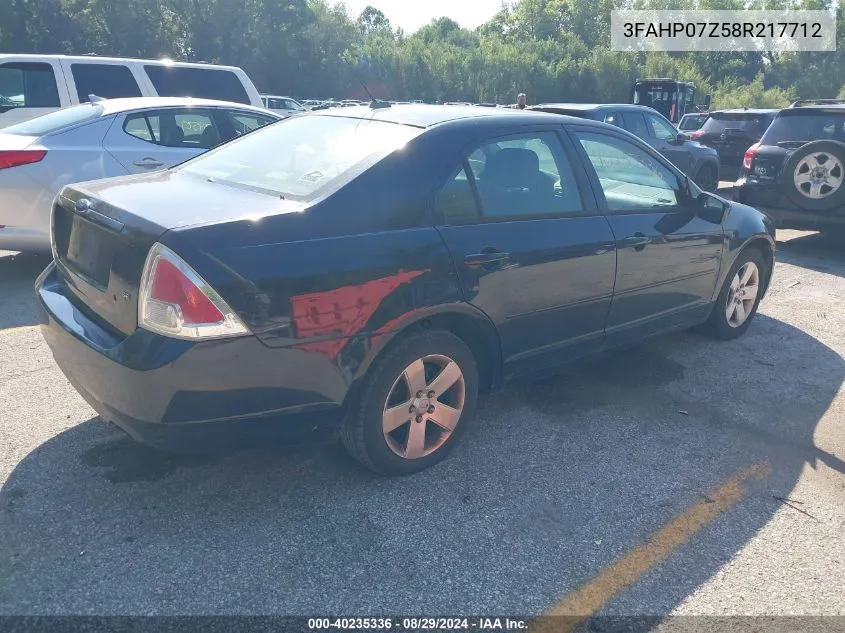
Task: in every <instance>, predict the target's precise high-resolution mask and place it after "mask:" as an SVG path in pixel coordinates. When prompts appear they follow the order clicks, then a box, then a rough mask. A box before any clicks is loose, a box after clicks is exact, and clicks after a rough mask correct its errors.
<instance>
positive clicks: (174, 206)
mask: <svg viewBox="0 0 845 633" xmlns="http://www.w3.org/2000/svg"><path fill="white" fill-rule="evenodd" d="M300 207H301V204H300V203H296V202H287V201H283V200H280V199H279V198H278V197H275V196H270V195H267V194H258V193H255V192H250V191H243V190H239V189H234V188H232V187H228V186H224V185H219V184H215V183H209V182H206V181H204V180H202V179H198V178H194V177H189V176H182V177H177V178H174V177H173V175H172V173H171V172H164V173H162V174H150V175H143V176H138V177H121V178H111V179H107V180H100V181H94V182H89V183H81V184H78V185H73V186H70V187H66V188H65V189H64V190H63V191H62V193H61V195H60V196H59V197H58V198H57V200H56V203H55V205H54V207H53V221H52V239H53V249H54V256H55V258H56V262H57V268H58V271H59V275H60V277H61V279H62V280H63V282H64V283H65V285H66V286H67V288H68V290H69V291H70V292H71V293H72V294H73V295H74V296H75V297H76V298H77V299H78V300H79V302H80V303H81V304H83V305H84V307H85V309H87V310H88V311H90V312H92V313H94V314H95V315H97V316H98V317H99V318H100V319H101V320H103V321H105V322H106V323H107V324H108V325H109V326H111V327H112V328H113V329H114V330H115V331H116V332H120V333H122V334H124V335H128V334H131V333H132V332H133V331H134V330H135V329H136V328H137V326H138V321H137V306H138V289H139V286H140V281H141V274H142V272H143V267H144V262H145V261H146V257H147V253H148V252H149V250H150V248H151V247H152V245H153V244H154V243H155V242H156V241H157V240H158V239H159V238H160V237H161V236H162V235H163V234H164V233H165V232H167V231H168V230H171V229H182V228H186V227H188V226H192V225H196V224H207V223H217V222H224V221H233V220H240V219H245V218H258V217H262V216H266V215H268V214H270V213H272V212H276V213H278V212H280V211H284V210H287V211H292V210H295V209H297V208H300Z"/></svg>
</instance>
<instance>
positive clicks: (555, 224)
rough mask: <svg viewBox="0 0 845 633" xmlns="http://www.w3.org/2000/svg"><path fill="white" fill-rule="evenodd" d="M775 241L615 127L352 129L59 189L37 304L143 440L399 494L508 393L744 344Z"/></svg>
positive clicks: (375, 114) (394, 118)
mask: <svg viewBox="0 0 845 633" xmlns="http://www.w3.org/2000/svg"><path fill="white" fill-rule="evenodd" d="M279 147H285V148H289V149H288V151H285V152H280V151H279V149H278V148H279ZM773 233H774V229H773V227H772V226H771V223H770V221H769V220H768V219H767V218H766V216H764V215H763V214H761V213H759V212H757V211H756V210H754V209H752V208H750V207H747V206H745V205H742V204H739V203H736V202H728V201H726V200H723V199H722V198H719V197H717V196H715V195H712V194H708V193H703V192H702V191H701V190H700V189H699V188H698V187H697V186H696V185H695V184H694V183H692V182H691V180H690V179H689V178H687V177H686V176H684V175H683V174H682V173H681V172H680V171H679V170H678V169H677V168H675V167H674V166H673V165H672V164H671V163H669V162H668V161H667V160H666V159H665V158H664V157H663V156H661V155H660V154H659V153H658V152H656V151H655V150H654V149H653V148H651V147H650V146H649V145H647V144H646V143H644V142H642V141H640V140H639V139H637V138H635V137H634V136H632V135H631V134H628V133H627V132H624V131H622V130H619V129H616V128H614V127H613V126H610V125H605V124H603V123H598V122H594V121H588V120H580V119H573V118H568V117H567V118H564V117H559V116H552V115H546V114H540V113H536V112H533V113H526V112H518V111H514V110H504V109H494V108H476V107H464V108H461V107H457V106H456V107H451V108H442V107H439V106H426V105H408V106H394V107H390V108H385V107H383V106H379V107H377V108H373V109H371V108H368V107H359V108H343V109H336V110H327V111H321V112H319V113H314V114H311V115H309V116H303V117H290V118H288V119H285V120H284V121H282V122H280V123H277V124H275V125H272V126H270V127H268V128H266V129H263V130H260V131H258V132H256V133H255V134H250V135H248V136H246V137H244V138H241V139H237V140H235V141H232V142H231V143H227V144H226V145H224V146H222V147H219V148H217V149H215V150H213V151H211V152H209V153H207V154H206V155H204V156H200V157H198V158H195V159H193V160H191V161H188V162H187V163H184V164H182V165H180V166H178V167H174V168H172V169H170V170H167V171H165V172H160V173H157V174H149V175H144V176H137V177H132V178H117V179H109V180H101V181H96V182H89V183H83V184H79V185H73V186H69V187H66V188H65V189H64V190H63V191H62V193H61V195H60V196H59V197H58V198H57V201H56V205H55V208H54V220H53V247H54V251H55V253H54V255H55V261H54V262H53V263H51V264H50V266H49V267H48V268H47V269H46V270H45V271H44V273H43V274H42V275H41V276H40V278H39V279H38V281H37V297H38V304H39V306H40V311H41V319H42V323H43V327H42V331H43V333H44V337H45V339H46V341H47V343H48V345H49V346H50V348H51V350H52V352H53V355H54V357H55V359H56V361H57V363H58V365H59V367H60V368H61V369H62V371H63V372H64V373H65V374H66V375H67V376H68V377H69V379H70V382H71V383H72V384H73V385H74V386H75V387H76V389H77V390H78V391H79V392H80V393H81V394H82V395H83V396H84V397H85V399H86V400H87V401H88V402H89V403H90V404H91V406H93V407H94V409H95V410H96V411H97V412H98V413H99V414H100V416H102V418H103V419H105V420H111V421H113V422H115V423H116V424H117V425H119V426H121V427H122V428H124V429H126V430H127V431H128V432H129V434H130V435H132V436H133V437H134V438H136V439H138V440H141V441H144V442H148V443H150V444H153V445H156V446H162V447H167V448H169V449H176V450H181V449H183V448H188V449H190V450H196V449H197V448H198V447H200V446H201V445H202V444H203V443H204V442H215V441H226V444H227V445H229V443H230V442H232V439H231V438H232V437H238V436H239V435H240V436H242V435H244V434H246V433H247V431H248V429H250V428H255V427H252V425H253V424H260V422H259V421H260V420H262V419H265V420H267V419H269V420H271V421H272V427H271V428H272V429H274V430H275V431H277V432H279V431H280V430H281V429H284V430H285V431H286V434H287V435H288V437H290V436H291V435H295V434H294V430H295V429H297V428H302V429H303V432H304V435H305V436H306V437H308V438H313V437H314V433H318V432H320V431H323V432H324V431H326V430H327V429H339V430H340V435H341V437H342V439H343V443H344V445H345V446H346V448H347V449H348V450H349V452H350V453H351V454H352V455H354V456H355V457H356V458H357V459H358V460H359V461H360V462H361V463H362V464H365V465H366V466H368V467H370V468H372V469H374V470H376V471H378V472H381V473H390V474H400V473H410V472H414V471H418V470H421V469H423V468H425V467H427V466H431V465H432V464H434V463H436V462H438V461H439V460H441V459H442V458H443V457H444V456H445V455H446V454H447V453H448V452H449V451H450V450H451V449H452V448H453V447H454V445H455V443H456V442H457V441H458V439H459V437H460V436H461V435H463V434H464V433H465V431H466V430H467V428H468V426H469V424H470V423H471V421H472V413H473V410H474V408H475V403H476V396H477V394H478V393H479V391H488V390H489V389H490V388H492V387H494V386H495V385H497V384H498V383H499V382H500V381H501V380H502V379H503V378H508V377H511V376H515V375H519V374H524V373H526V372H530V371H534V370H538V369H543V368H548V367H551V366H554V365H557V364H559V363H561V362H563V361H572V360H576V359H578V358H581V357H584V356H587V355H590V354H593V353H597V352H600V351H603V350H607V349H610V348H615V347H618V346H623V345H627V344H630V343H633V342H635V341H639V340H641V339H643V338H645V337H648V336H651V335H652V334H656V333H658V332H664V331H669V330H677V329H682V328H687V327H691V326H697V325H703V327H704V328H705V329H706V330H707V331H709V332H710V333H711V334H712V335H714V336H715V337H717V338H721V339H732V338H735V337H737V336H740V335H741V334H743V333H744V332H745V331H746V330H747V329H748V327H749V325H750V323H751V321H752V319H753V317H754V314H755V311H756V310H757V305H758V302H759V301H760V299H761V297H763V295H764V293H765V292H766V288H767V286H768V283H769V277H770V273H771V271H772V266H773V259H774V239H773ZM300 425H301V427H300ZM262 428H268V427H262ZM233 434H234V435H233ZM300 439H302V436H301V435H300Z"/></svg>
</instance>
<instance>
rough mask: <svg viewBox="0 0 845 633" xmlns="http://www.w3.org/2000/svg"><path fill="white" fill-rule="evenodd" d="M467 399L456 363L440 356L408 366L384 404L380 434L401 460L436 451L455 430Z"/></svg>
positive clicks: (416, 361)
mask: <svg viewBox="0 0 845 633" xmlns="http://www.w3.org/2000/svg"><path fill="white" fill-rule="evenodd" d="M465 399H466V384H465V381H464V375H463V372H462V371H461V368H460V367H459V366H458V364H457V363H456V362H455V361H454V360H452V359H451V358H449V357H447V356H442V355H439V354H434V355H429V356H423V357H422V358H418V359H417V360H415V361H414V362H412V363H411V364H410V365H408V366H407V367H406V368H405V370H404V371H403V372H402V374H401V375H400V376H399V377H398V378H397V379H396V381H395V382H394V383H393V386H392V387H391V389H390V392H389V393H388V396H387V400H385V403H384V411H383V413H382V432H383V433H384V439H385V441H386V442H387V445H388V446H389V447H390V450H391V451H393V452H394V453H395V454H396V455H398V456H399V457H402V458H404V459H420V458H422V457H426V456H427V455H431V454H432V453H434V452H435V451H437V450H438V449H439V448H440V447H441V446H443V444H445V443H446V440H448V439H449V437H450V436H451V435H452V433H453V432H454V431H455V428H456V427H457V425H458V421H459V420H460V418H461V413H462V412H463V409H464V402H465Z"/></svg>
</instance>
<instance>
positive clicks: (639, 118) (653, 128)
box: [529, 103, 719, 191]
mask: <svg viewBox="0 0 845 633" xmlns="http://www.w3.org/2000/svg"><path fill="white" fill-rule="evenodd" d="M529 109H531V110H536V111H540V112H551V113H553V114H566V115H568V116H577V117H581V118H582V119H592V120H594V121H603V122H605V123H610V124H612V125H615V126H616V127H621V128H622V129H623V130H628V131H629V132H631V133H632V134H633V135H634V136H637V137H639V138H641V139H642V140H644V141H645V142H646V143H648V144H649V145H651V146H652V147H653V148H654V149H656V150H657V151H659V152H660V153H661V154H663V155H664V156H665V157H666V158H668V159H669V160H670V161H672V162H673V163H674V164H675V166H676V167H678V168H679V169H680V170H681V171H683V172H684V173H685V174H686V175H687V176H689V177H690V178H692V179H693V180H694V181H695V184H697V185H698V186H699V187H701V188H702V189H704V190H706V191H716V189H718V187H719V155H718V154H717V153H716V150H714V149H713V148H712V147H706V146H704V145H701V144H700V143H698V142H696V141H692V140H690V137H689V136H687V135H686V134H684V133H682V132H678V130H677V129H675V126H674V125H672V124H671V123H669V121H668V120H667V119H666V118H665V117H664V116H663V115H661V114H660V113H659V112H657V111H656V110H654V109H652V108H649V107H646V106H640V105H631V104H589V103H545V104H542V105H536V106H532V107H531V108H529Z"/></svg>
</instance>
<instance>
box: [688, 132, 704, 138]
mask: <svg viewBox="0 0 845 633" xmlns="http://www.w3.org/2000/svg"><path fill="white" fill-rule="evenodd" d="M702 136H704V132H702V131H701V130H695V131H694V132H690V134H689V137H690V138H691V139H693V140H695V139H697V138H701V137H702Z"/></svg>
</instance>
